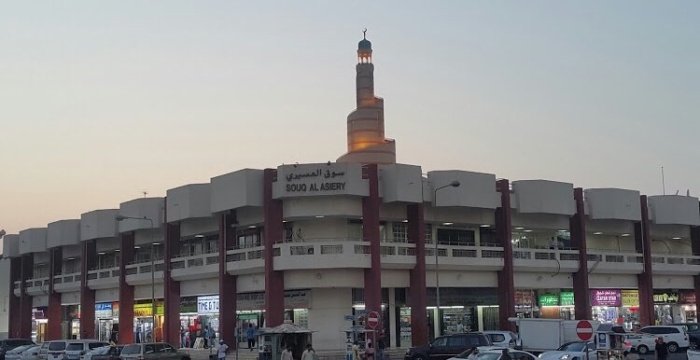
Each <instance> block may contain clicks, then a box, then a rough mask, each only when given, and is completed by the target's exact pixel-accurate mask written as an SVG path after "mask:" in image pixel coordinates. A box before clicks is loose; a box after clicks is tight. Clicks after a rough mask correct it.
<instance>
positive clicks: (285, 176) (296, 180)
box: [274, 163, 367, 198]
mask: <svg viewBox="0 0 700 360" xmlns="http://www.w3.org/2000/svg"><path fill="white" fill-rule="evenodd" d="M362 184H365V186H364V189H363V187H362V186H361V185H362ZM274 186H275V188H274V190H275V194H274V195H275V197H277V198H279V197H299V196H319V195H359V196H364V195H366V193H367V189H366V181H363V179H362V167H361V166H360V165H358V164H335V163H330V164H328V163H326V164H303V165H283V166H280V167H278V168H277V181H276V183H275V185H274Z"/></svg>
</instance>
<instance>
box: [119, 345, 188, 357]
mask: <svg viewBox="0 0 700 360" xmlns="http://www.w3.org/2000/svg"><path fill="white" fill-rule="evenodd" d="M119 357H120V358H121V359H122V360H156V359H157V360H190V355H189V354H186V353H184V352H181V351H178V350H177V349H175V348H174V347H172V346H171V345H170V344H167V343H141V344H129V345H126V346H124V348H123V349H122V352H121V354H120V355H119Z"/></svg>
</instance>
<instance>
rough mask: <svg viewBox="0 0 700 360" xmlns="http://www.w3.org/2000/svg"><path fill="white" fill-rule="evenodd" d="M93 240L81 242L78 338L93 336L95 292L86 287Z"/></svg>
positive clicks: (93, 250) (92, 260)
mask: <svg viewBox="0 0 700 360" xmlns="http://www.w3.org/2000/svg"><path fill="white" fill-rule="evenodd" d="M96 258H97V251H96V248H95V240H88V241H84V242H83V257H82V261H81V262H82V264H81V265H82V274H81V276H80V338H81V339H94V338H95V337H96V336H95V290H92V289H90V287H88V271H89V270H90V269H93V268H94V267H95V259H96Z"/></svg>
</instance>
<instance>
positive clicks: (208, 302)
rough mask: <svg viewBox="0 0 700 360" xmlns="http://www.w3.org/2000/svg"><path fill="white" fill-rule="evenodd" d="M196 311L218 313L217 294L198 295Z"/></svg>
mask: <svg viewBox="0 0 700 360" xmlns="http://www.w3.org/2000/svg"><path fill="white" fill-rule="evenodd" d="M197 313H198V314H218V313H219V295H214V296H200V297H198V298H197Z"/></svg>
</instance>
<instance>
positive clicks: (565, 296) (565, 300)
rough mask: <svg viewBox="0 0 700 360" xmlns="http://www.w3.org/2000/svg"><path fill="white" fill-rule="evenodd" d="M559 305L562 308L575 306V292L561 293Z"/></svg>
mask: <svg viewBox="0 0 700 360" xmlns="http://www.w3.org/2000/svg"><path fill="white" fill-rule="evenodd" d="M559 305H561V306H573V305H574V292H573V291H562V292H560V293H559Z"/></svg>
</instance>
